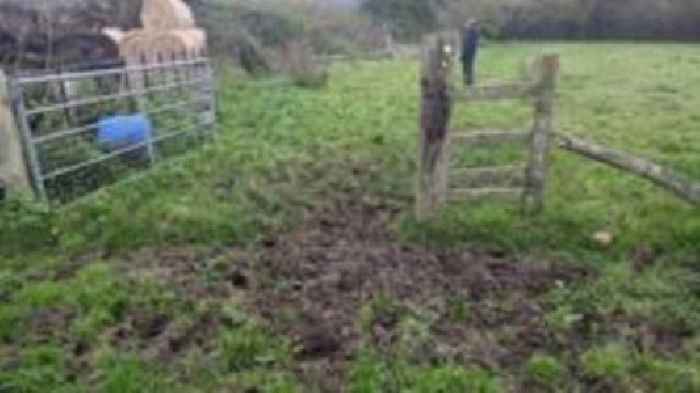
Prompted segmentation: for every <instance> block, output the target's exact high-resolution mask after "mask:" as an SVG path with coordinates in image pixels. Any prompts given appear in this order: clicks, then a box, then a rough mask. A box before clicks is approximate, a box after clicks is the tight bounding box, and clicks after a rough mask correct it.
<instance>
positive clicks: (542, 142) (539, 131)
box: [523, 55, 559, 213]
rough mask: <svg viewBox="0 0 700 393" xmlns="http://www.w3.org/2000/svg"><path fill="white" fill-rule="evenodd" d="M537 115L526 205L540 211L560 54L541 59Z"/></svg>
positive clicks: (533, 131) (547, 169) (552, 126)
mask: <svg viewBox="0 0 700 393" xmlns="http://www.w3.org/2000/svg"><path fill="white" fill-rule="evenodd" d="M538 66H539V67H538V71H539V76H538V78H539V79H538V81H537V86H536V88H537V95H536V97H535V116H534V125H533V129H532V140H531V145H530V161H529V163H528V168H527V183H526V190H525V193H524V196H523V199H524V200H523V205H524V208H525V211H526V212H529V213H539V212H540V211H542V209H543V208H544V196H545V189H546V186H547V175H548V172H549V161H550V153H551V150H552V138H553V132H554V129H553V128H554V125H553V117H554V100H555V90H556V85H557V75H558V73H559V55H546V56H542V57H541V58H540V59H539V61H538Z"/></svg>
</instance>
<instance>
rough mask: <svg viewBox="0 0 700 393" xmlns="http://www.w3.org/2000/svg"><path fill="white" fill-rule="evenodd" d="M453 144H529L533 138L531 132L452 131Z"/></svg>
mask: <svg viewBox="0 0 700 393" xmlns="http://www.w3.org/2000/svg"><path fill="white" fill-rule="evenodd" d="M450 138H451V139H452V140H451V142H452V143H454V144H461V145H472V146H476V145H490V144H496V143H527V142H528V141H529V140H530V139H531V138H532V133H531V132H529V131H528V132H526V131H519V130H513V131H504V130H478V131H472V132H470V131H460V130H455V131H452V134H451V136H450Z"/></svg>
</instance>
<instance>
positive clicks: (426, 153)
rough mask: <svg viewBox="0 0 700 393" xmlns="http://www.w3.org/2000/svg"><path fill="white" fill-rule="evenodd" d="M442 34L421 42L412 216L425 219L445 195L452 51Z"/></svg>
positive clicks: (450, 109)
mask: <svg viewBox="0 0 700 393" xmlns="http://www.w3.org/2000/svg"><path fill="white" fill-rule="evenodd" d="M453 50H454V48H448V40H446V39H445V37H443V36H442V35H436V36H430V37H428V38H426V40H425V42H424V43H423V60H422V70H421V80H420V83H421V117H420V128H421V130H420V139H419V149H418V154H419V157H418V181H417V189H416V217H417V218H418V219H419V220H424V219H427V218H429V217H430V216H431V215H432V213H433V212H434V211H435V209H436V208H437V207H439V206H440V205H441V204H442V203H444V201H445V198H446V195H447V175H448V163H449V162H448V161H449V154H448V148H449V146H448V145H449V135H448V131H449V122H450V116H451V114H452V97H451V95H450V85H449V75H450V70H451V66H452V52H453Z"/></svg>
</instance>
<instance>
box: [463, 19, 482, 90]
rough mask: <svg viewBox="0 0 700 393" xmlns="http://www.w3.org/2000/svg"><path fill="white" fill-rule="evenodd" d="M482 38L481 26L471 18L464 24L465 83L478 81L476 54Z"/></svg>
mask: <svg viewBox="0 0 700 393" xmlns="http://www.w3.org/2000/svg"><path fill="white" fill-rule="evenodd" d="M480 40H481V26H480V24H479V21H477V20H476V19H470V20H469V21H468V22H467V23H466V24H465V25H464V31H463V32H462V58H461V59H462V68H463V72H464V84H465V85H466V86H473V85H474V83H476V75H475V66H476V56H477V52H478V51H479V41H480Z"/></svg>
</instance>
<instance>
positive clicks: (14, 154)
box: [0, 70, 32, 193]
mask: <svg viewBox="0 0 700 393" xmlns="http://www.w3.org/2000/svg"><path fill="white" fill-rule="evenodd" d="M22 146H23V143H22V140H21V136H20V133H19V131H18V129H17V123H16V121H15V116H14V112H13V110H12V99H11V96H10V91H9V85H8V80H7V77H6V75H5V73H4V72H3V71H2V70H0V183H3V184H2V186H4V187H6V188H7V190H8V191H9V192H12V193H16V192H31V191H32V187H31V183H30V176H29V172H28V169H27V164H26V162H25V160H24V150H23V148H22Z"/></svg>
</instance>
